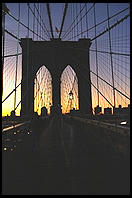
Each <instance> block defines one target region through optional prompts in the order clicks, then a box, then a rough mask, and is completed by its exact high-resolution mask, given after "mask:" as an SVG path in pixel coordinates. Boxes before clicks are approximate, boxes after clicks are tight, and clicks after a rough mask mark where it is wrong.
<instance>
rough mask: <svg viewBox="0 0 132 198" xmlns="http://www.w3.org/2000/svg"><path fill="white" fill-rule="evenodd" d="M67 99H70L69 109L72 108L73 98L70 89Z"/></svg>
mask: <svg viewBox="0 0 132 198" xmlns="http://www.w3.org/2000/svg"><path fill="white" fill-rule="evenodd" d="M69 99H70V101H71V104H70V110H71V108H72V100H73V93H72V91H70V93H69Z"/></svg>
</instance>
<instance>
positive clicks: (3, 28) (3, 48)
mask: <svg viewBox="0 0 132 198" xmlns="http://www.w3.org/2000/svg"><path fill="white" fill-rule="evenodd" d="M5 14H6V13H5V3H3V4H2V95H3V71H4V50H5Z"/></svg>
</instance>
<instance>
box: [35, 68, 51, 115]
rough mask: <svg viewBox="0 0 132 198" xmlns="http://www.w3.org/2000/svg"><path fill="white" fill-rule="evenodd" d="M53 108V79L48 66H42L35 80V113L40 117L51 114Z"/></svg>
mask: <svg viewBox="0 0 132 198" xmlns="http://www.w3.org/2000/svg"><path fill="white" fill-rule="evenodd" d="M51 106H52V77H51V74H50V72H49V70H48V69H47V68H46V66H44V65H43V66H42V67H41V68H40V69H39V70H38V71H37V73H36V76H35V79H34V112H37V114H38V115H42V116H43V115H48V114H50V108H51Z"/></svg>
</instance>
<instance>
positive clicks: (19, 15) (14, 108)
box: [14, 3, 20, 111]
mask: <svg viewBox="0 0 132 198" xmlns="http://www.w3.org/2000/svg"><path fill="white" fill-rule="evenodd" d="M19 27H20V3H19V4H18V29H17V38H18V39H19ZM18 50H19V40H17V55H16V74H15V95H14V111H15V108H16V85H17V69H18Z"/></svg>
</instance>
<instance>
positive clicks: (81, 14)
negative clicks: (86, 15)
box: [80, 3, 83, 38]
mask: <svg viewBox="0 0 132 198" xmlns="http://www.w3.org/2000/svg"><path fill="white" fill-rule="evenodd" d="M81 18H82V14H81V3H80V19H81ZM82 36H83V33H82V20H81V38H82Z"/></svg>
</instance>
